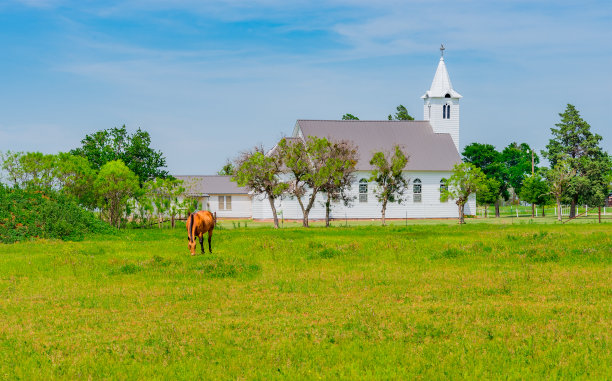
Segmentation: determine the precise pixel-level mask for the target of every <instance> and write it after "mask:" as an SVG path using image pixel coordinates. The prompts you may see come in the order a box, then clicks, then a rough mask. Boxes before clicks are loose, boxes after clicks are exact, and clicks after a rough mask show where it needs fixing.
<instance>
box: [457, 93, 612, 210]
mask: <svg viewBox="0 0 612 381" xmlns="http://www.w3.org/2000/svg"><path fill="white" fill-rule="evenodd" d="M559 117H560V118H561V120H560V121H559V123H557V124H555V127H554V128H551V134H552V137H551V139H550V140H549V142H548V144H547V145H546V149H545V150H542V151H541V154H542V155H543V156H544V157H545V158H546V159H548V161H549V162H550V167H549V168H547V167H543V166H542V167H540V166H538V164H539V162H540V160H539V157H538V155H537V154H536V153H535V152H534V151H533V149H531V148H530V147H529V146H528V145H527V144H524V143H523V144H517V143H512V144H510V145H509V146H508V147H506V148H505V149H504V150H503V151H501V152H499V151H497V150H496V149H495V147H493V146H492V145H490V144H481V143H472V144H469V145H468V146H466V147H465V149H464V150H463V159H464V161H465V162H468V163H471V164H473V165H474V166H476V167H478V168H479V169H480V170H481V171H482V172H483V173H484V174H485V178H484V179H483V183H484V184H483V185H484V186H483V187H481V191H480V192H477V202H478V203H479V204H480V205H484V206H485V211H486V209H487V207H488V206H489V205H495V215H496V216H497V217H499V205H500V202H501V201H502V200H506V201H508V200H509V198H510V196H511V194H510V191H513V192H514V194H515V195H516V196H518V198H519V199H520V200H523V201H526V202H528V203H530V204H531V205H532V216H533V214H534V211H535V207H536V205H540V206H542V208H543V209H542V214H543V215H544V206H545V205H549V204H551V203H554V204H555V205H556V208H557V218H558V220H561V210H560V208H561V204H569V205H570V218H572V217H575V216H576V205H588V206H591V207H601V206H604V205H605V200H606V198H607V196H608V194H609V193H610V191H611V184H612V160H611V158H610V155H609V154H608V153H607V152H605V151H604V150H603V149H602V148H601V146H600V143H601V140H602V137H601V136H600V135H598V134H596V133H593V132H591V126H590V125H589V124H588V123H587V122H586V121H585V120H584V119H582V117H581V116H580V113H579V112H578V110H577V109H576V107H575V106H573V105H571V104H568V105H567V107H566V109H565V111H564V112H563V113H560V114H559Z"/></svg>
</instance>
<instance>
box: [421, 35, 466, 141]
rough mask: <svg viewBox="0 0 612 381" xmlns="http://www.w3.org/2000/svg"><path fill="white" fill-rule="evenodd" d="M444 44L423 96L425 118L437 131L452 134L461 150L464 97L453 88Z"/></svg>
mask: <svg viewBox="0 0 612 381" xmlns="http://www.w3.org/2000/svg"><path fill="white" fill-rule="evenodd" d="M444 50H445V48H444V45H441V46H440V61H439V62H438V68H437V69H436V74H435V75H434V79H433V81H432V82H431V87H430V88H429V90H427V92H425V94H424V95H423V96H422V97H421V98H422V99H423V100H424V102H425V105H424V109H423V119H424V120H427V121H429V123H430V124H431V127H432V128H433V130H434V132H436V133H447V134H450V135H451V138H452V139H453V142H454V143H455V146H456V147H457V150H459V99H461V98H462V96H461V94H459V93H458V92H457V91H455V89H454V88H453V84H452V83H451V80H450V76H449V75H448V70H446V64H445V62H444Z"/></svg>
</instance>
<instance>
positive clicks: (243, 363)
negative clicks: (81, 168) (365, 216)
mask: <svg viewBox="0 0 612 381" xmlns="http://www.w3.org/2000/svg"><path fill="white" fill-rule="evenodd" d="M472 222H473V221H472V220H469V221H468V225H464V226H458V225H456V224H454V223H450V222H449V223H439V224H427V225H410V226H402V225H401V224H400V223H399V222H398V224H397V225H395V226H388V227H386V228H382V227H377V226H356V227H348V228H344V227H334V228H331V229H325V228H320V227H315V228H311V229H302V228H288V229H283V230H280V231H274V230H273V229H270V228H265V227H261V228H258V229H251V227H252V226H253V224H252V223H250V222H249V229H244V228H238V227H237V225H236V228H235V229H231V228H233V227H234V226H233V225H231V222H229V221H225V222H223V223H222V226H223V225H226V228H225V229H221V230H218V231H216V233H215V236H214V238H213V250H214V253H213V254H212V255H210V254H205V255H198V256H195V257H191V256H189V254H188V250H187V239H186V232H185V231H184V228H181V229H176V230H131V231H122V232H121V233H119V234H118V235H117V236H97V237H91V238H90V239H89V240H86V241H83V242H61V241H38V242H27V243H19V244H14V245H0V378H9V379H13V378H22V379H53V378H60V379H87V378H94V379H97V378H110V379H149V378H154V379H155V378H158V379H168V378H171V379H193V378H199V379H265V380H268V379H287V378H288V379H312V378H328V379H337V378H343V379H364V378H382V379H390V378H391V379H423V380H430V379H463V378H480V379H533V378H553V379H557V378H560V379H575V378H589V379H606V378H607V379H609V378H610V375H611V374H612V365H611V364H612V353H611V349H612V348H611V344H612V343H611V339H612V266H611V265H612V229H611V225H610V224H609V223H606V224H574V225H572V224H567V225H558V224H554V225H553V224H550V225H546V224H538V225H535V224H528V223H523V224H514V225H512V224H486V223H484V224H483V223H472ZM241 226H243V225H241ZM228 227H231V228H228Z"/></svg>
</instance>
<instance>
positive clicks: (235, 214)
mask: <svg viewBox="0 0 612 381" xmlns="http://www.w3.org/2000/svg"><path fill="white" fill-rule="evenodd" d="M220 196H231V197H232V209H231V210H219V197H220ZM208 205H209V210H210V212H211V213H215V212H217V217H221V218H251V216H252V213H251V197H250V196H249V195H245V194H228V195H217V194H211V195H210V197H209V199H208Z"/></svg>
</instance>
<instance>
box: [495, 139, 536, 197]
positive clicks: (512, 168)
mask: <svg viewBox="0 0 612 381" xmlns="http://www.w3.org/2000/svg"><path fill="white" fill-rule="evenodd" d="M532 154H533V160H534V171H535V170H537V164H538V163H539V162H540V158H539V157H538V155H537V154H536V153H535V151H534V150H533V149H532V148H531V147H529V145H528V144H527V143H521V144H518V143H516V142H513V143H510V144H509V145H508V147H506V148H504V150H503V151H502V152H501V161H502V162H503V163H504V164H505V166H506V174H507V179H508V180H507V181H508V185H509V186H510V187H512V189H514V193H515V194H516V195H519V194H520V193H521V187H522V186H523V180H524V179H525V177H526V176H527V175H531V155H532Z"/></svg>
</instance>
